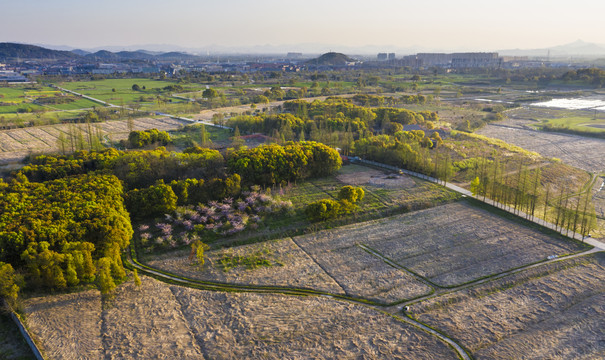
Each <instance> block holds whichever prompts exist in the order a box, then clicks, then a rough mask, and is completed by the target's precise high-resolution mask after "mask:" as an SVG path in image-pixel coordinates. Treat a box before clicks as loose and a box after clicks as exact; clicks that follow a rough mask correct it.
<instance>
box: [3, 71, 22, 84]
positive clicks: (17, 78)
mask: <svg viewBox="0 0 605 360" xmlns="http://www.w3.org/2000/svg"><path fill="white" fill-rule="evenodd" d="M5 81H6V82H9V83H11V82H26V81H27V78H26V77H25V76H23V75H21V74H19V73H16V72H14V71H0V82H5Z"/></svg>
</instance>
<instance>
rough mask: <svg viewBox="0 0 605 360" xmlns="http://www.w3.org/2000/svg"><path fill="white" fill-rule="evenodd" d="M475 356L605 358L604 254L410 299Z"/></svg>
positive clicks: (414, 310)
mask: <svg viewBox="0 0 605 360" xmlns="http://www.w3.org/2000/svg"><path fill="white" fill-rule="evenodd" d="M411 311H412V313H413V314H414V316H415V317H416V318H417V319H419V320H420V321H423V322H425V323H427V324H429V325H433V326H436V327H438V328H439V329H441V330H443V331H445V332H446V333H447V334H449V335H451V336H452V337H453V338H454V339H456V340H458V341H459V342H460V343H461V345H463V346H465V347H466V348H468V349H469V350H470V351H471V353H472V354H473V355H474V356H475V358H477V359H603V358H605V341H604V339H605V253H602V252H601V253H596V254H594V255H589V256H586V257H580V258H575V259H570V260H566V261H561V262H556V263H551V264H548V265H545V266H541V267H537V268H533V269H531V270H528V271H525V272H521V273H518V274H515V275H513V276H511V277H506V278H502V279H499V280H496V281H494V282H491V283H488V284H484V285H480V286H478V287H475V288H471V289H467V290H464V291H459V292H456V293H454V294H449V295H443V296H440V297H437V298H434V299H430V300H427V301H423V302H421V303H418V304H414V305H412V310H411Z"/></svg>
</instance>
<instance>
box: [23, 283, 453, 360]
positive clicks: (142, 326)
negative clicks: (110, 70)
mask: <svg viewBox="0 0 605 360" xmlns="http://www.w3.org/2000/svg"><path fill="white" fill-rule="evenodd" d="M142 281H143V285H142V287H141V289H136V288H135V287H134V285H133V284H132V282H128V283H125V284H123V285H121V286H119V287H118V289H117V292H116V295H115V298H114V299H113V300H111V301H106V302H105V304H104V307H105V310H102V302H101V299H100V296H99V295H98V293H96V292H95V293H91V292H84V293H79V294H68V295H58V296H48V297H45V298H39V299H30V300H27V301H26V302H25V310H26V312H27V313H28V323H29V327H30V329H31V330H32V332H33V333H34V334H35V335H36V336H37V337H38V338H39V339H40V342H41V343H42V345H43V348H44V350H45V351H46V354H47V355H48V356H49V357H50V358H53V359H75V358H78V359H105V358H110V359H113V358H118V357H119V358H122V359H149V358H165V359H201V358H209V359H233V358H267V359H284V358H287V359H302V358H305V359H308V358H317V359H320V358H321V359H323V358H389V359H456V358H457V355H456V353H455V351H454V350H453V349H451V348H450V347H448V346H447V345H446V344H445V343H443V342H441V341H440V340H438V339H437V338H435V337H434V336H431V335H429V334H426V333H424V332H423V331H421V330H419V329H417V328H415V327H413V326H411V325H408V324H406V323H403V322H400V321H398V320H397V319H395V318H393V317H391V316H390V315H387V314H384V313H381V312H378V311H376V310H373V309H371V308H368V307H366V306H362V305H355V304H350V303H347V302H341V301H336V300H333V299H329V298H324V297H292V296H281V295H271V294H239V293H221V292H208V291H202V290H193V289H189V288H183V287H179V286H171V285H166V284H164V283H161V282H159V281H156V280H153V279H151V278H147V277H142Z"/></svg>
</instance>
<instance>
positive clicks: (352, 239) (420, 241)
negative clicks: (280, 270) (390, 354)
mask: <svg viewBox="0 0 605 360" xmlns="http://www.w3.org/2000/svg"><path fill="white" fill-rule="evenodd" d="M294 240H295V242H296V243H297V244H299V245H300V246H301V247H302V248H303V249H305V251H307V252H308V253H309V254H310V255H311V256H312V257H314V258H316V260H317V261H318V263H320V264H322V262H323V261H325V262H326V263H327V264H326V265H325V267H326V268H330V267H329V263H330V262H331V261H330V260H331V259H332V257H334V256H335V255H334V253H339V252H340V253H344V254H343V256H344V257H345V259H346V257H348V256H352V254H349V253H348V252H353V250H352V249H353V248H354V247H355V245H356V244H363V245H366V246H368V247H370V248H372V249H374V250H376V251H377V252H379V253H381V254H382V255H384V256H385V257H387V258H389V259H390V260H392V261H394V262H395V263H397V264H399V265H401V266H404V267H406V268H407V269H409V270H412V271H414V272H415V273H417V274H419V275H421V276H423V277H425V278H427V279H429V280H430V281H432V282H434V283H436V284H438V285H440V286H454V285H458V284H462V283H465V282H468V281H472V280H474V279H478V278H481V277H484V276H488V275H491V274H496V273H500V272H503V271H506V270H509V269H512V268H516V267H519V266H522V265H525V264H529V263H534V262H538V261H542V260H545V259H546V258H547V257H548V256H549V255H563V254H569V253H573V252H577V251H580V250H581V249H582V247H581V246H580V245H578V244H575V243H572V242H569V241H566V240H563V239H562V238H561V237H554V236H551V235H546V234H544V233H542V232H540V231H537V230H535V229H532V228H529V227H526V226H523V225H521V224H519V223H518V222H516V221H512V220H508V219H505V218H501V217H499V216H497V215H495V214H494V213H491V212H489V211H487V210H483V209H480V208H477V207H474V206H471V205H469V204H468V203H466V202H458V203H453V204H447V205H442V206H437V207H434V208H430V209H426V210H421V211H417V212H413V213H408V214H403V215H397V216H393V217H389V218H385V219H381V220H375V221H369V222H365V223H358V224H355V225H350V226H344V227H342V228H338V229H333V230H327V231H321V232H318V233H315V234H311V235H306V236H302V237H300V238H295V239H294ZM359 260H360V261H363V259H361V258H360V259H359ZM343 261H344V260H343ZM344 264H347V265H349V266H354V265H352V264H351V262H350V261H344ZM344 264H343V265H344ZM362 267H363V266H362ZM337 268H338V267H337ZM350 270H354V269H346V270H345V272H346V271H350ZM328 272H329V271H328ZM349 276H350V275H349Z"/></svg>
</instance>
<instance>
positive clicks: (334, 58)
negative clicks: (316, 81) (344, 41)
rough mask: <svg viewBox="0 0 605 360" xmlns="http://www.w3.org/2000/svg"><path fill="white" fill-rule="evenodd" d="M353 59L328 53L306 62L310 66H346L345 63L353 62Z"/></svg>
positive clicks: (340, 54)
mask: <svg viewBox="0 0 605 360" xmlns="http://www.w3.org/2000/svg"><path fill="white" fill-rule="evenodd" d="M353 61H355V59H352V58H350V57H348V56H347V55H345V54H342V53H336V52H329V53H325V54H323V55H321V56H320V57H318V58H316V59H311V60H309V61H307V64H310V65H346V64H347V62H353Z"/></svg>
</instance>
